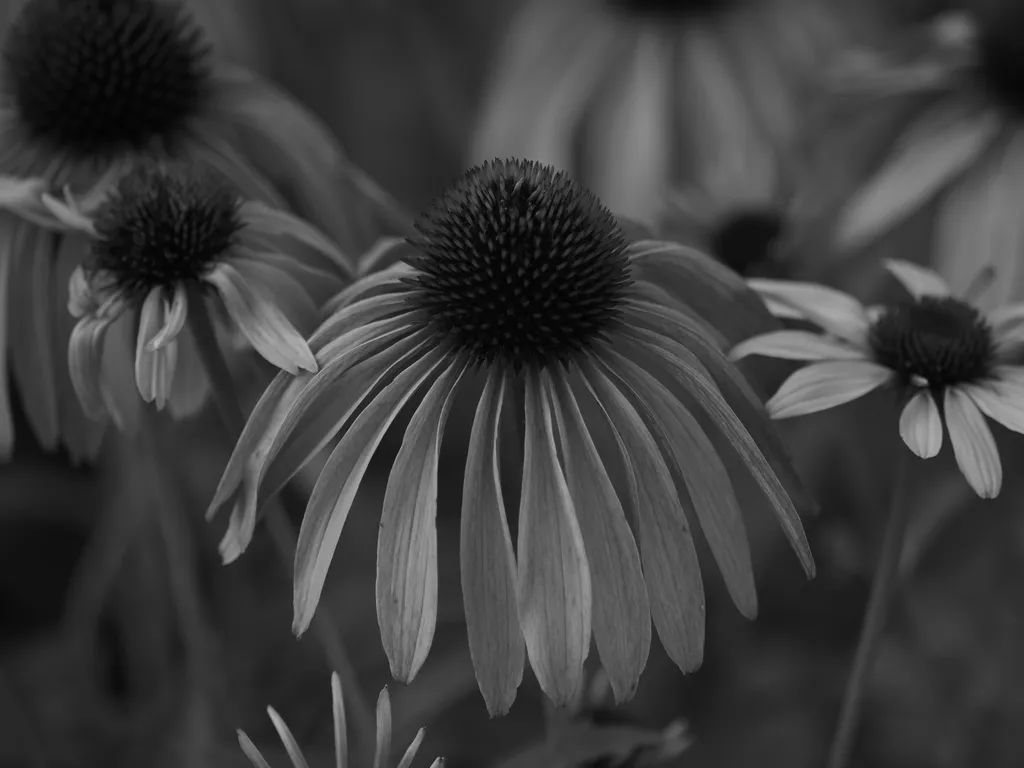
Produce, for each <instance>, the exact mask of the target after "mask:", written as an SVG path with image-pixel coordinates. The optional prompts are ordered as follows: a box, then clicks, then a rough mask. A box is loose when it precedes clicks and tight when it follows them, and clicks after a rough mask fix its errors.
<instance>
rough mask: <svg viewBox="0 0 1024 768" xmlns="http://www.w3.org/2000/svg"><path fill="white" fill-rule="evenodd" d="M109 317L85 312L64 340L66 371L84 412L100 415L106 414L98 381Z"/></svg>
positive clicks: (98, 416)
mask: <svg viewBox="0 0 1024 768" xmlns="http://www.w3.org/2000/svg"><path fill="white" fill-rule="evenodd" d="M109 326H110V319H109V318H105V317H91V316H86V317H83V318H82V319H81V320H79V321H78V322H77V323H76V324H75V327H74V329H73V330H72V331H71V339H70V341H69V342H68V373H69V375H70V376H71V383H72V386H73V387H74V390H75V393H76V394H77V395H78V399H79V402H80V403H81V405H82V409H83V410H84V411H85V413H86V415H87V416H89V417H90V418H92V419H100V418H102V417H103V416H105V415H106V412H107V411H106V403H105V401H104V399H103V391H102V386H101V384H100V361H101V359H102V353H103V338H104V336H105V335H106V332H107V328H108V327H109Z"/></svg>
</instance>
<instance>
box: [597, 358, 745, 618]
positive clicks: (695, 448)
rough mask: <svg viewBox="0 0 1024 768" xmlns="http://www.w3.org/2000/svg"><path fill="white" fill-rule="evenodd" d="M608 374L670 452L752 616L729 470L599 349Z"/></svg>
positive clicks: (731, 584)
mask: <svg viewBox="0 0 1024 768" xmlns="http://www.w3.org/2000/svg"><path fill="white" fill-rule="evenodd" d="M604 359H605V361H606V363H607V365H608V366H609V372H610V373H612V375H613V376H615V377H616V378H618V379H619V380H620V381H621V382H622V384H623V386H625V387H626V388H627V389H628V390H630V391H631V392H632V393H633V395H634V399H635V400H636V402H637V403H639V404H640V406H641V409H642V410H644V411H646V414H645V415H646V419H645V421H646V422H647V426H648V427H649V428H650V429H651V430H652V432H653V434H654V435H655V438H656V439H657V442H658V445H659V446H660V447H661V450H662V452H664V453H666V454H667V455H670V456H671V457H672V459H673V463H674V465H675V470H676V473H677V476H678V477H679V478H680V479H681V480H682V482H683V484H684V485H685V487H686V490H687V492H688V493H689V496H690V501H691V503H692V504H693V511H694V512H695V513H696V515H697V519H698V520H699V521H700V526H701V530H702V531H704V537H705V538H706V539H707V542H708V546H709V547H710V548H711V553H712V555H714V558H715V562H717V563H718V568H719V570H720V571H721V572H722V577H723V579H724V580H725V585H726V588H727V589H728V590H729V595H730V596H731V597H732V599H733V602H734V603H735V604H736V607H737V609H739V611H740V613H742V614H743V615H744V616H746V617H747V618H750V619H752V618H754V617H755V616H756V615H757V592H756V589H755V587H754V570H753V564H752V563H751V560H750V545H749V544H748V542H747V532H746V528H745V526H744V524H743V518H742V516H741V515H740V510H739V504H738V503H737V501H736V495H735V493H734V492H733V489H732V483H731V482H730V480H729V474H728V472H727V471H726V469H725V465H724V464H723V463H722V459H721V457H719V455H718V453H717V452H716V451H715V447H714V445H713V444H712V443H711V440H709V439H708V436H707V435H706V434H705V432H704V430H703V429H701V427H700V424H698V423H697V420H696V419H694V417H693V416H692V415H691V414H690V413H689V412H688V411H687V410H686V408H685V407H683V405H682V403H680V402H679V401H678V400H676V399H675V398H674V397H673V396H672V395H671V393H670V392H669V391H668V390H667V389H665V387H663V386H662V385H661V384H660V383H659V382H658V381H656V380H655V379H654V378H653V377H652V376H650V375H649V374H648V373H647V372H646V371H643V370H642V369H640V368H639V367H638V366H637V365H635V364H634V363H632V362H631V361H629V360H627V359H626V358H624V357H622V356H621V355H619V354H618V353H616V352H613V351H612V350H610V349H608V350H605V354H604Z"/></svg>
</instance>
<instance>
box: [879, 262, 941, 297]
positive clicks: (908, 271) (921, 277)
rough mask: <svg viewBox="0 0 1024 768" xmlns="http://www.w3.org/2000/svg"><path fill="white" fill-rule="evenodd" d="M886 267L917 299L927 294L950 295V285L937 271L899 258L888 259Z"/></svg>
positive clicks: (936, 295)
mask: <svg viewBox="0 0 1024 768" xmlns="http://www.w3.org/2000/svg"><path fill="white" fill-rule="evenodd" d="M884 263H885V268H886V269H887V270H889V272H890V273H892V276H893V277H895V278H896V279H897V280H899V281H900V283H901V284H902V285H903V287H904V288H906V289H907V292H908V293H909V294H910V295H911V296H913V297H914V298H915V299H923V298H925V297H926V296H935V297H939V298H943V297H945V296H949V285H948V284H947V283H946V281H945V279H943V278H942V277H941V276H940V275H939V274H938V273H937V272H935V271H933V270H931V269H928V268H927V267H922V266H921V265H919V264H914V263H913V262H909V261H902V260H899V259H886V260H885V262H884Z"/></svg>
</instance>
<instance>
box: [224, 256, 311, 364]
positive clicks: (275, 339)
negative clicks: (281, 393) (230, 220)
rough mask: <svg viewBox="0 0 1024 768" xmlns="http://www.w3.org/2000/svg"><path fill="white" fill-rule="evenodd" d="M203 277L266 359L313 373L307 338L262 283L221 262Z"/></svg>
mask: <svg viewBox="0 0 1024 768" xmlns="http://www.w3.org/2000/svg"><path fill="white" fill-rule="evenodd" d="M206 280H207V281H208V282H209V283H210V284H211V285H213V286H214V287H215V288H216V289H217V291H218V293H219V294H220V296H221V298H222V299H223V301H224V306H225V308H226V309H227V311H228V314H229V315H230V316H231V319H232V321H234V323H235V324H236V325H237V327H238V330H240V331H241V332H242V334H244V336H245V338H246V339H247V340H248V341H249V343H250V344H252V346H253V348H254V349H255V350H256V351H257V352H258V353H259V354H260V355H262V356H263V357H264V358H265V359H266V360H267V362H269V363H271V364H272V365H276V366H277V367H278V368H280V369H281V370H283V371H288V373H291V374H293V375H294V374H296V373H298V371H299V369H300V368H301V369H302V370H306V371H311V372H314V373H315V372H316V370H317V363H316V359H315V358H314V357H313V353H312V352H311V351H310V349H309V345H308V344H306V340H305V339H304V338H303V337H302V336H301V335H300V334H299V332H298V331H297V330H295V327H294V326H293V325H292V324H291V322H290V321H289V320H288V318H287V317H285V316H284V314H283V313H282V312H281V310H279V309H278V308H277V306H276V304H275V303H274V299H273V297H272V296H271V295H270V294H269V293H268V292H267V290H266V289H265V288H264V287H263V286H256V285H250V284H249V282H248V281H247V280H245V279H244V278H243V276H242V274H241V273H240V272H239V271H238V270H237V269H235V267H233V266H231V265H230V264H226V263H223V262H222V263H220V264H218V265H217V267H216V268H215V269H214V270H213V271H212V272H211V273H210V274H209V275H207V277H206Z"/></svg>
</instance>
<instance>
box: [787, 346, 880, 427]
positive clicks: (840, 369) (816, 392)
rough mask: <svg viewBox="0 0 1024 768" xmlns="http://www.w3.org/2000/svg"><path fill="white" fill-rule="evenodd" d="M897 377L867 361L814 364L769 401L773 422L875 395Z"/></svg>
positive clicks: (800, 372) (795, 375) (799, 372)
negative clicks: (870, 393) (871, 393)
mask: <svg viewBox="0 0 1024 768" xmlns="http://www.w3.org/2000/svg"><path fill="white" fill-rule="evenodd" d="M894 376H895V374H894V373H893V372H892V371H891V370H889V369H888V368H885V367H884V366H881V365H878V364H876V363H871V362H868V361H866V360H849V361H847V360H839V361H832V362H827V363H814V364H813V365H808V366H807V367H806V368H801V369H800V370H799V371H797V372H796V373H794V374H793V375H792V376H790V377H789V378H788V379H786V380H785V381H784V382H782V386H781V387H779V391H778V392H776V393H775V396H774V397H772V399H771V400H769V401H768V412H769V413H770V414H771V415H772V418H773V419H789V418H792V417H793V416H804V415H806V414H809V413H817V412H818V411H824V410H827V409H829V408H834V407H836V406H837V405H843V404H844V403H848V402H850V401H851V400H856V399H857V398H858V397H863V396H864V395H866V394H868V393H869V392H872V391H874V390H876V389H878V388H879V387H881V386H882V385H883V384H886V383H888V382H889V381H892V379H893V377H894Z"/></svg>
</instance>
